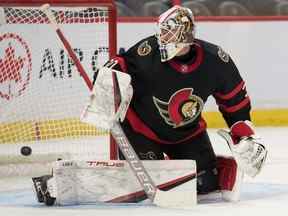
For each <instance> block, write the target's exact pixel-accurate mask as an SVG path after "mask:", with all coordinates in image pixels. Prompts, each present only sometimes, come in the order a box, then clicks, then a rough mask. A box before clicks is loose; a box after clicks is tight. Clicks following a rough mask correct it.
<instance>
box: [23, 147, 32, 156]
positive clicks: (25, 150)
mask: <svg viewBox="0 0 288 216" xmlns="http://www.w3.org/2000/svg"><path fill="white" fill-rule="evenodd" d="M31 153H32V149H31V147H29V146H23V147H22V148H21V154H22V155H24V156H29V155H31Z"/></svg>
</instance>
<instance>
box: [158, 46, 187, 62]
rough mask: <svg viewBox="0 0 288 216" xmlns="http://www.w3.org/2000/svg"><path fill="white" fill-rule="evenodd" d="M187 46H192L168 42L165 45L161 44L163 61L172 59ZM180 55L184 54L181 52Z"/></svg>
mask: <svg viewBox="0 0 288 216" xmlns="http://www.w3.org/2000/svg"><path fill="white" fill-rule="evenodd" d="M187 46H190V44H185V43H168V44H165V45H160V48H159V49H160V55H161V61H162V62H166V61H169V60H171V59H172V58H174V57H175V56H178V54H179V53H180V52H181V51H182V50H183V49H184V48H186V47H187ZM188 51H189V50H188ZM186 53H187V52H186ZM186 53H184V54H186ZM180 55H182V54H180Z"/></svg>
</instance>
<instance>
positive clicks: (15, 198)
mask: <svg viewBox="0 0 288 216" xmlns="http://www.w3.org/2000/svg"><path fill="white" fill-rule="evenodd" d="M257 132H258V134H259V135H260V136H261V137H262V138H263V140H264V141H265V143H266V146H267V148H268V150H269V155H268V160H267V163H266V166H265V167H264V169H263V170H262V172H261V173H260V174H259V175H258V176H257V177H256V178H254V179H252V178H249V177H246V179H245V182H244V185H243V189H242V193H241V200H240V201H239V202H237V203H229V202H224V201H222V200H211V201H205V202H202V203H199V204H198V205H197V206H195V207H193V208H191V209H189V210H180V209H164V208H159V207H155V206H151V205H150V206H149V205H148V206H147V205H144V204H128V205H127V204H125V205H110V204H109V205H86V206H69V207H46V206H43V205H41V204H38V203H37V202H36V201H35V199H34V194H33V191H32V186H31V180H30V179H27V178H23V177H22V178H19V177H18V178H1V177H0V215H3V216H4V215H5V216H6V215H7V216H8V215H13V216H18V215H30V216H36V215H37V216H48V215H49V216H50V215H51V216H58V215H61V216H66V215H67V216H68V215H69V216H74V215H75V216H76V215H77V216H78V215H83V216H90V215H91V216H92V215H93V216H100V215H105V216H106V215H107V216H114V215H115V216H119V215H125V216H126V215H128V214H129V215H131V216H147V215H149V216H151V215H157V216H162V215H163V216H164V215H165V216H178V215H179V216H180V215H183V216H188V215H189V216H190V215H191V216H200V215H201V216H212V215H213V216H217V215H219V216H224V215H227V216H246V215H247V216H248V215H261V216H264V215H265V216H266V215H267V216H273V215H283V216H284V215H287V214H288V146H287V145H288V143H287V141H286V137H287V134H288V128H284V127H283V128H281V127H279V128H278V127H274V128H272V127H265V128H257ZM209 133H210V137H211V140H212V141H213V143H214V148H215V151H216V153H217V154H229V150H228V149H227V147H226V145H225V143H224V141H223V140H222V139H221V138H220V137H218V135H216V133H215V130H209ZM286 205H287V206H286Z"/></svg>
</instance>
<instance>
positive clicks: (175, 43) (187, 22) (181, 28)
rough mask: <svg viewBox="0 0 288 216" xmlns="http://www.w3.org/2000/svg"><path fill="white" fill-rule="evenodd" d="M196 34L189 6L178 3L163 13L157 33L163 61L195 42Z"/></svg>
mask: <svg viewBox="0 0 288 216" xmlns="http://www.w3.org/2000/svg"><path fill="white" fill-rule="evenodd" d="M194 34H195V24H194V16H193V13H192V11H191V10H190V9H189V8H185V7H181V6H178V5H176V6H174V7H172V8H170V9H169V10H167V11H166V12H164V13H163V14H161V15H160V16H159V19H158V23H157V34H156V37H157V40H158V44H159V50H160V55H161V61H162V62H165V61H168V60H170V59H172V58H173V57H174V56H176V55H177V54H178V53H179V52H180V51H181V50H182V49H183V48H184V47H186V46H190V45H191V44H193V40H194Z"/></svg>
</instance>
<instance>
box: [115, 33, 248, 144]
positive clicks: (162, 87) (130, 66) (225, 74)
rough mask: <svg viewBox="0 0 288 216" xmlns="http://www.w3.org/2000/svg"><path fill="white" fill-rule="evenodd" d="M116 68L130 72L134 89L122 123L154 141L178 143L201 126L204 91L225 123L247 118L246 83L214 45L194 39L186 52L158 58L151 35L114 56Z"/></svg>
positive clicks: (157, 51) (191, 135)
mask: <svg viewBox="0 0 288 216" xmlns="http://www.w3.org/2000/svg"><path fill="white" fill-rule="evenodd" d="M112 61H117V63H118V64H117V66H116V68H115V69H118V70H120V71H123V72H126V73H129V74H130V75H131V77H132V86H133V89H134V95H133V98H132V101H131V104H130V108H129V110H128V112H127V116H126V120H125V123H124V124H123V127H124V129H125V125H127V124H129V126H130V127H132V129H133V130H134V131H135V132H137V133H141V134H143V135H144V136H146V137H147V138H149V139H151V140H154V141H155V142H158V143H164V144H170V143H171V144H172V143H173V144H175V143H181V142H183V141H186V140H188V139H191V138H192V137H193V136H196V135H197V134H199V133H201V132H203V130H205V128H206V123H205V121H204V120H203V118H202V117H201V113H202V110H203V107H204V104H205V102H206V101H207V99H208V97H209V96H213V97H214V98H215V99H216V102H217V104H218V107H219V110H220V112H221V113H222V115H223V117H224V119H225V121H226V122H227V124H228V126H231V125H232V124H233V123H235V122H236V121H239V120H250V114H249V112H250V100H249V97H248V96H247V92H246V88H245V83H244V81H243V79H242V78H241V76H240V74H239V72H238V69H237V68H236V66H235V64H234V62H233V60H232V59H231V57H230V56H229V55H228V54H227V53H225V52H224V51H223V50H222V49H221V48H220V47H219V46H217V45H214V44H211V43H208V42H206V41H203V40H198V39H195V43H194V44H193V45H192V46H191V49H190V52H189V53H188V54H186V55H184V56H181V57H175V58H173V59H172V60H170V61H167V62H161V60H160V53H159V50H158V44H157V39H156V37H155V36H150V37H148V38H145V39H143V40H141V41H140V42H138V43H137V44H136V45H134V46H133V47H131V48H130V49H129V50H128V51H127V52H125V53H124V54H121V55H119V56H117V57H116V58H115V59H113V60H112Z"/></svg>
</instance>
